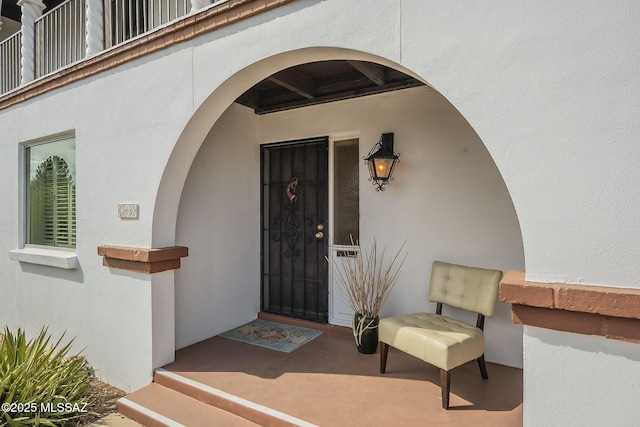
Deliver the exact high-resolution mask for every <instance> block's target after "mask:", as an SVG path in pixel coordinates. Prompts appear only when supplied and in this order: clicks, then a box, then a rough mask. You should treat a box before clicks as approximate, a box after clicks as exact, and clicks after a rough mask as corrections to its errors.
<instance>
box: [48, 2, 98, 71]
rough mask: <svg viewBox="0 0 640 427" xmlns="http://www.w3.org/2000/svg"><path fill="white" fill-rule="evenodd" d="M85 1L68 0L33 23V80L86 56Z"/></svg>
mask: <svg viewBox="0 0 640 427" xmlns="http://www.w3.org/2000/svg"><path fill="white" fill-rule="evenodd" d="M85 7H86V6H85V0H67V1H66V2H64V3H62V4H61V5H59V6H58V7H56V8H55V9H52V10H50V11H49V12H47V13H46V14H44V15H42V16H41V17H40V18H38V19H37V20H36V77H40V76H44V75H46V74H49V73H52V72H54V71H56V70H58V69H60V68H62V67H64V66H66V65H69V64H72V63H74V62H76V61H79V60H81V59H82V58H84V56H85V51H86V49H85V33H86V31H85V28H86V27H85V25H86V18H85Z"/></svg>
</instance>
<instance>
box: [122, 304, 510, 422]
mask: <svg viewBox="0 0 640 427" xmlns="http://www.w3.org/2000/svg"><path fill="white" fill-rule="evenodd" d="M260 317H261V318H263V319H264V320H271V321H280V322H281V323H288V324H295V325H298V326H305V327H312V328H315V329H323V330H324V333H323V334H322V335H320V336H319V337H318V338H316V339H314V340H313V341H311V342H310V343H308V344H306V345H304V346H302V347H300V348H299V349H297V350H295V351H294V352H292V353H282V352H278V351H273V350H269V349H266V348H262V347H258V346H253V345H250V344H245V343H241V342H236V341H232V340H228V339H225V338H220V337H213V338H210V339H208V340H206V341H202V342H200V343H197V344H194V345H192V346H190V347H187V348H185V349H182V350H179V351H178V352H177V353H176V361H175V362H174V363H172V364H170V365H167V366H165V367H164V370H165V371H168V372H167V375H175V376H176V377H177V376H179V377H181V378H186V379H187V380H186V381H188V382H190V383H193V382H197V383H198V384H202V385H204V386H205V387H207V386H208V387H213V388H215V389H217V390H221V391H223V392H226V393H229V394H231V395H234V396H238V397H240V398H242V399H246V400H248V401H251V402H254V403H257V404H259V405H263V406H265V407H268V408H271V409H274V410H276V411H279V412H282V413H284V414H287V415H290V416H293V417H296V418H298V419H301V420H304V421H306V422H308V423H311V424H315V425H319V426H352V425H367V426H418V425H419V426H444V425H447V426H452V425H456V426H458V425H461V426H462V425H473V426H520V425H522V370H520V369H516V368H510V367H506V366H502V365H496V364H492V363H489V364H488V366H487V369H488V373H489V379H488V380H482V378H481V377H480V373H479V370H478V366H477V364H476V363H469V364H467V365H464V366H461V367H459V368H457V369H456V370H455V371H453V373H452V378H451V398H450V399H451V409H450V410H448V411H446V410H444V409H442V406H441V405H442V403H441V396H440V386H439V370H438V369H437V368H435V367H433V366H430V365H428V364H426V363H424V362H422V361H420V360H418V359H415V358H413V357H412V356H409V355H406V354H404V353H401V352H399V351H397V350H395V349H393V348H392V349H391V350H390V351H389V359H388V363H387V373H386V374H384V375H382V374H380V373H379V352H378V353H376V354H373V355H363V354H360V353H358V351H357V350H356V348H355V344H354V342H353V337H352V336H351V331H350V329H347V328H340V327H335V326H327V325H318V324H315V323H308V322H303V321H298V320H294V319H288V318H281V317H279V316H272V315H267V314H261V315H260ZM159 374H161V373H158V374H156V383H163V382H164V383H165V384H164V385H165V386H169V387H171V385H170V384H168V383H170V382H171V381H169V380H166V379H162V378H165V377H164V376H161V377H160V378H159V377H158V375H159ZM151 386H153V387H159V386H158V384H152V385H151ZM172 388H174V389H179V388H180V386H179V385H178V386H174V387H172ZM145 393H146V394H145ZM153 393H154V389H153V388H145V389H142V390H140V391H138V392H135V393H132V394H131V395H129V396H127V399H130V400H131V401H134V402H136V401H137V402H138V403H139V404H144V402H151V401H153V400H154V399H153ZM195 394H196V395H198V394H201V393H200V392H196V393H195ZM192 396H194V393H192ZM194 397H197V396H194ZM199 399H200V400H201V401H206V400H207V398H206V397H205V398H199ZM209 404H211V402H209ZM162 406H163V407H164V408H166V407H167V405H162ZM184 410H185V411H191V409H188V408H187V407H184ZM194 411H195V409H194ZM235 411H236V413H238V412H237V408H236V409H235ZM121 412H124V413H125V414H126V411H122V408H121ZM240 412H242V411H241V410H240ZM164 415H165V416H167V417H168V418H170V419H176V418H177V417H173V416H171V415H170V414H169V415H167V414H164ZM191 415H193V414H191ZM212 417H216V414H215V413H213V412H207V413H204V412H203V414H202V417H200V418H196V417H193V416H192V417H191V418H189V421H186V422H183V424H184V425H189V426H192V425H193V426H196V425H198V426H199V425H202V426H215V425H244V424H241V423H240V422H238V423H237V424H232V423H231V421H222V418H220V422H222V424H220V423H219V422H217V421H216V420H215V419H212ZM249 418H250V419H251V417H249ZM138 420H140V419H139V418H138ZM253 420H254V422H256V419H255V417H254V419H253ZM143 424H146V425H149V424H153V423H145V422H143ZM256 424H262V425H265V424H272V425H286V423H284V424H278V423H277V422H276V423H275V424H274V423H272V422H271V423H270V422H266V421H265V422H264V423H263V422H260V421H257V422H256ZM156 425H161V424H156ZM246 425H255V424H252V423H248V424H246Z"/></svg>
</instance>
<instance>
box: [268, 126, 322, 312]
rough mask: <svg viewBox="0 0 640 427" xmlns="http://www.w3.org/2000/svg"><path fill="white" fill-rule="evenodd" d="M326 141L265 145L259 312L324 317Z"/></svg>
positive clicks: (312, 140)
mask: <svg viewBox="0 0 640 427" xmlns="http://www.w3.org/2000/svg"><path fill="white" fill-rule="evenodd" d="M327 168H328V139H327V138H315V139H308V140H304V141H293V142H285V143H280V144H269V145H263V146H262V150H261V169H262V171H261V172H262V215H261V222H262V290H261V294H262V310H263V311H267V312H271V313H277V314H283V315H287V316H293V317H298V318H302V319H308V320H313V321H318V322H327V319H328V290H327V261H326V258H325V257H326V255H327V238H326V236H328V234H327V225H328V218H327V212H328V209H327V198H328V196H327V194H328V185H327Z"/></svg>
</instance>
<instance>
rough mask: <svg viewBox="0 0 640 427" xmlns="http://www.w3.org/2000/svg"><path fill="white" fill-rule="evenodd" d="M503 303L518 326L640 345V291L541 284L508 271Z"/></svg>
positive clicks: (501, 291) (502, 282)
mask: <svg viewBox="0 0 640 427" xmlns="http://www.w3.org/2000/svg"><path fill="white" fill-rule="evenodd" d="M500 301H503V302H507V303H511V304H512V309H511V319H512V320H513V322H514V323H519V324H523V325H530V326H537V327H541V328H546V329H553V330H556V331H564V332H574V333H579V334H585V335H601V336H603V337H606V338H612V339H617V340H622V341H628V342H636V343H640V289H631V288H610V287H605V286H588V285H573V284H565V283H539V282H529V281H527V280H525V273H524V271H515V270H512V271H507V272H506V274H505V275H504V277H503V278H502V281H501V282H500Z"/></svg>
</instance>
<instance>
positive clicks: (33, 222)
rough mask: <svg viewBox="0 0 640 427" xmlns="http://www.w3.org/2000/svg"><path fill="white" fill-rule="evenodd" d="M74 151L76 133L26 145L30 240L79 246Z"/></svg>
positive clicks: (28, 229)
mask: <svg viewBox="0 0 640 427" xmlns="http://www.w3.org/2000/svg"><path fill="white" fill-rule="evenodd" d="M75 151H76V143H75V137H73V136H66V137H62V138H60V139H56V140H53V141H48V142H44V143H41V144H36V145H30V146H28V147H27V148H26V156H25V157H26V160H27V176H28V184H27V203H26V204H27V218H26V219H27V238H26V242H27V243H28V244H34V245H46V246H57V247H63V248H75V247H76V160H75V159H76V155H75Z"/></svg>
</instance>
